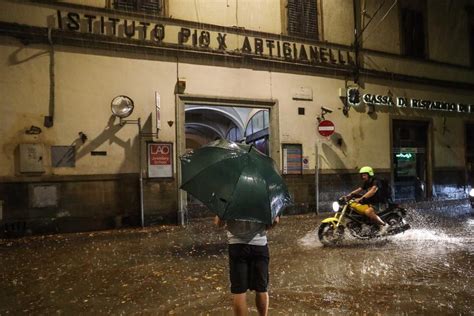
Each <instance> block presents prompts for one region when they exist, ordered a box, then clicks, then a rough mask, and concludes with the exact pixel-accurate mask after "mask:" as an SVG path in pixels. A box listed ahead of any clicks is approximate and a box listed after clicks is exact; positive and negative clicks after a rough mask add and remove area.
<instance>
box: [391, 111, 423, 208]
mask: <svg viewBox="0 0 474 316" xmlns="http://www.w3.org/2000/svg"><path fill="white" fill-rule="evenodd" d="M428 126H429V125H428V122H419V121H404V120H394V121H393V131H392V135H393V136H392V137H393V142H392V144H393V150H392V152H393V156H392V163H393V179H394V191H395V192H394V193H395V199H396V200H416V201H419V200H423V199H426V198H427V197H428V195H429V192H430V190H428V185H429V184H428V183H427V178H428V177H427V167H428V132H427V131H428Z"/></svg>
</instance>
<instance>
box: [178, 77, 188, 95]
mask: <svg viewBox="0 0 474 316" xmlns="http://www.w3.org/2000/svg"><path fill="white" fill-rule="evenodd" d="M184 90H186V78H178V81H177V82H176V93H184Z"/></svg>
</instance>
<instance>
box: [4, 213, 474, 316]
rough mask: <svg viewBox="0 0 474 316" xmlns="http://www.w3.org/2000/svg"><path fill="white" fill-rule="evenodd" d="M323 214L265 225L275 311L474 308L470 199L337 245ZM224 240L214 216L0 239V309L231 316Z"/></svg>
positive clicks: (468, 311) (460, 311)
mask: <svg viewBox="0 0 474 316" xmlns="http://www.w3.org/2000/svg"><path fill="white" fill-rule="evenodd" d="M328 215H329V214H325V216H328ZM320 219H321V216H316V215H314V214H306V215H297V216H287V217H283V219H282V222H281V224H280V225H279V226H278V227H276V228H275V229H274V230H272V231H271V232H270V233H269V240H270V242H269V244H270V252H271V262H270V283H271V285H270V291H269V293H270V314H282V315H295V314H297V315H304V314H308V315H360V314H370V315H373V314H381V315H387V314H389V315H408V314H409V315H415V314H416V315H474V269H472V266H473V263H474V233H473V231H474V216H471V215H470V209H469V207H468V206H462V207H460V208H458V209H457V210H456V211H451V210H448V209H446V210H442V209H438V210H436V211H432V210H429V209H427V210H419V211H414V210H412V211H411V215H410V219H409V220H410V221H411V223H412V225H413V229H411V230H409V231H407V232H405V233H404V234H401V235H399V236H394V237H390V238H387V239H384V240H377V241H372V242H365V241H356V240H349V241H348V242H346V243H344V244H343V245H341V246H339V247H335V248H327V247H322V246H321V244H320V243H319V242H318V241H317V238H316V234H315V232H316V228H317V225H318V223H319V221H320ZM225 242H226V239H225V233H224V231H222V230H220V229H217V228H214V227H213V226H212V224H211V219H199V220H193V221H192V222H191V223H190V224H189V225H188V226H187V227H185V228H182V227H176V226H174V227H170V226H155V227H149V228H145V229H122V230H115V231H105V232H93V233H80V234H64V235H53V236H34V237H25V238H21V239H7V240H0V315H12V314H15V315H16V314H33V315H50V314H66V315H71V314H113V315H121V314H127V315H129V314H132V315H133V314H140V315H156V314H177V315H195V314H204V315H206V314H210V315H222V314H226V315H227V314H229V315H231V314H232V310H231V307H230V302H231V301H230V296H229V291H228V287H229V283H228V277H227V273H228V268H227V253H226V249H227V248H226V243H225ZM253 299H254V297H253V296H252V295H251V294H249V295H248V300H249V306H250V308H251V312H252V314H256V310H255V308H253V307H251V306H252V302H253Z"/></svg>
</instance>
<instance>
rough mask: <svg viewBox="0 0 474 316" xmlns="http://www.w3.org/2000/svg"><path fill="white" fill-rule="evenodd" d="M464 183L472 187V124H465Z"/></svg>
mask: <svg viewBox="0 0 474 316" xmlns="http://www.w3.org/2000/svg"><path fill="white" fill-rule="evenodd" d="M464 139H465V140H466V141H465V143H466V145H465V146H466V151H465V152H466V183H467V185H468V186H469V187H470V188H473V187H474V123H470V124H466V135H465V138H464Z"/></svg>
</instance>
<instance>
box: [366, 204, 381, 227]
mask: <svg viewBox="0 0 474 316" xmlns="http://www.w3.org/2000/svg"><path fill="white" fill-rule="evenodd" d="M365 214H367V217H369V218H370V219H371V220H372V221H374V222H375V223H377V224H379V225H380V226H385V222H384V221H383V220H382V219H381V218H380V217H378V215H377V214H375V211H374V208H373V207H369V208H368V209H367V211H365Z"/></svg>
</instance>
